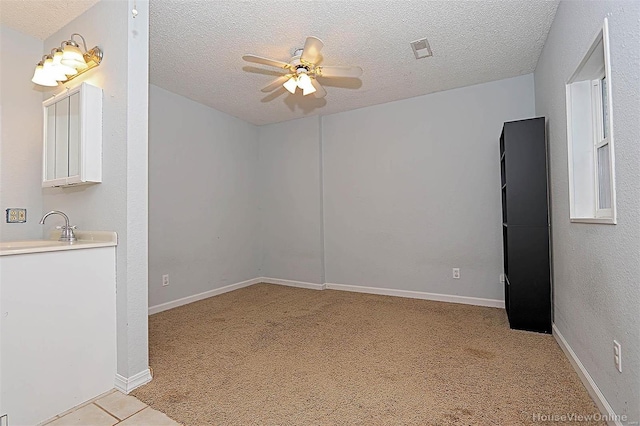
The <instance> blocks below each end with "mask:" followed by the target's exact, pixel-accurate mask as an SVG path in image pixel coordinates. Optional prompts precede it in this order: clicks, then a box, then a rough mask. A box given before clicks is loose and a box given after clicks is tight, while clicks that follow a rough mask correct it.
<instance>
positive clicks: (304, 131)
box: [258, 117, 324, 284]
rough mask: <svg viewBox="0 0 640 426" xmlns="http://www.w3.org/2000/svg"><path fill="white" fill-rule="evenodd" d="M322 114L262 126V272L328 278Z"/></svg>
mask: <svg viewBox="0 0 640 426" xmlns="http://www.w3.org/2000/svg"><path fill="white" fill-rule="evenodd" d="M320 173H321V172H320V118H319V117H310V118H303V119H298V120H293V121H286V122H284V123H279V124H271V125H267V126H262V127H260V175H259V176H260V180H259V183H258V185H259V190H260V222H261V232H260V236H261V247H262V250H261V276H264V277H270V278H280V279H289V280H296V281H304V282H310V283H317V284H321V283H324V271H323V264H322V261H323V259H322V257H323V248H322V244H323V241H322V207H321V186H320V185H321V183H320V179H321V175H320Z"/></svg>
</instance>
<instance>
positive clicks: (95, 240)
mask: <svg viewBox="0 0 640 426" xmlns="http://www.w3.org/2000/svg"><path fill="white" fill-rule="evenodd" d="M75 234H76V238H77V239H78V240H77V241H74V242H72V243H68V242H63V241H58V237H59V236H60V231H53V232H52V233H51V239H49V240H26V241H7V242H0V256H11V255H14V254H30V253H44V252H49V251H61V250H81V249H90V248H96V247H114V246H117V245H118V235H117V234H116V233H115V232H109V231H78V230H76V231H75Z"/></svg>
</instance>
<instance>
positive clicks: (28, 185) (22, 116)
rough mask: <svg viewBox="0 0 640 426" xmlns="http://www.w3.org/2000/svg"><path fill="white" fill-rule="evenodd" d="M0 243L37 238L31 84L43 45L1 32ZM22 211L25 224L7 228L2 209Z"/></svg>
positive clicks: (38, 120)
mask: <svg viewBox="0 0 640 426" xmlns="http://www.w3.org/2000/svg"><path fill="white" fill-rule="evenodd" d="M0 43H1V48H0V75H2V80H1V83H0V93H2V95H1V96H0V109H1V110H2V117H1V118H0V120H1V123H2V141H1V142H0V209H1V210H2V211H1V213H2V215H1V218H0V240H2V241H11V240H13V241H15V240H27V239H32V238H40V237H41V236H42V226H40V225H39V224H38V221H39V220H40V217H41V215H42V188H41V182H42V94H41V92H40V91H39V90H38V89H37V87H38V86H36V85H35V84H33V83H32V82H31V76H32V75H33V70H34V67H35V65H36V63H37V62H38V58H40V57H41V56H42V41H41V40H38V39H35V38H33V37H31V36H28V35H25V34H22V33H19V32H17V31H14V30H12V29H10V28H7V27H5V26H2V27H0ZM9 207H24V208H26V209H27V223H6V221H5V209H7V208H9Z"/></svg>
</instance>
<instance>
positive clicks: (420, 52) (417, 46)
mask: <svg viewBox="0 0 640 426" xmlns="http://www.w3.org/2000/svg"><path fill="white" fill-rule="evenodd" d="M410 44H411V49H412V50H413V54H414V55H416V59H422V58H428V57H429V56H433V52H432V51H431V46H429V41H427V39H426V38H421V39H420V40H416V41H412V42H411V43H410Z"/></svg>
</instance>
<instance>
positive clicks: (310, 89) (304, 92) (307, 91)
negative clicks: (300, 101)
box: [302, 83, 316, 96]
mask: <svg viewBox="0 0 640 426" xmlns="http://www.w3.org/2000/svg"><path fill="white" fill-rule="evenodd" d="M315 92H316V88H315V87H313V85H312V84H311V83H309V86H305V87H304V88H303V89H302V95H303V96H307V95H310V94H312V93H315Z"/></svg>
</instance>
